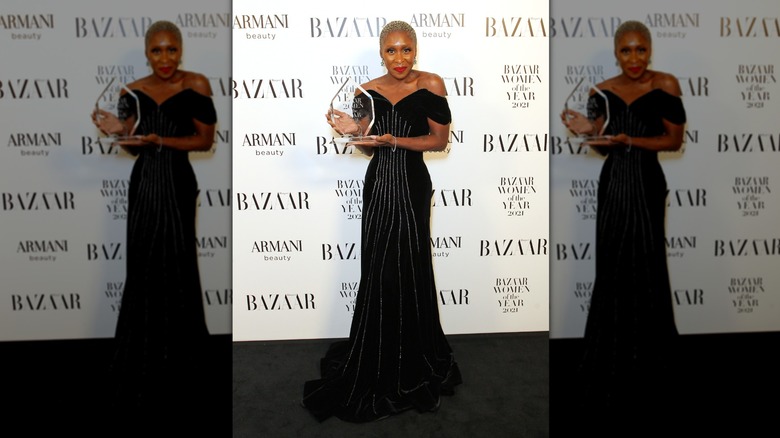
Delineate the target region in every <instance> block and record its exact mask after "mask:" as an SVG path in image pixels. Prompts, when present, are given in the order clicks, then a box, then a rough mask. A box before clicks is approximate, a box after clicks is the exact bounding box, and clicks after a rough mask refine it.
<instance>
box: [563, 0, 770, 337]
mask: <svg viewBox="0 0 780 438" xmlns="http://www.w3.org/2000/svg"><path fill="white" fill-rule="evenodd" d="M550 19H551V25H550V36H551V43H550V44H551V54H552V55H551V65H552V69H551V71H552V75H551V79H550V80H551V87H552V88H551V101H552V105H551V112H550V117H551V120H553V121H554V122H553V124H552V125H551V137H552V139H551V141H552V146H551V152H552V157H551V186H552V195H551V196H552V198H551V199H552V205H551V218H552V219H551V235H552V241H553V242H552V245H551V270H552V273H553V275H552V277H551V336H552V337H556V338H564V337H581V336H582V334H583V331H584V326H585V319H586V317H587V305H588V302H589V299H590V293H591V287H592V284H593V276H594V257H595V248H594V242H595V236H594V233H595V211H596V204H595V203H596V195H595V192H596V188H597V182H598V174H599V170H600V168H601V165H602V163H603V161H602V158H599V157H598V156H597V155H596V154H595V153H593V152H592V151H588V150H587V149H581V150H580V149H577V148H576V147H571V146H570V144H568V143H566V142H565V138H566V133H565V129H564V128H563V126H562V125H561V124H560V122H559V118H558V114H560V112H561V110H562V109H563V103H564V101H565V100H566V97H567V95H568V94H569V93H570V92H571V90H572V89H573V88H574V86H575V84H576V83H577V81H578V80H579V79H580V78H581V77H585V78H586V80H585V82H584V84H583V87H581V88H580V90H578V94H577V96H578V98H579V99H581V100H582V99H586V98H587V85H586V84H588V83H590V84H596V83H598V82H601V81H603V80H604V79H606V78H608V77H611V76H614V75H616V74H618V73H619V70H618V67H617V66H616V65H615V59H614V55H613V51H612V48H613V35H614V30H615V28H616V27H617V26H618V25H619V24H620V23H621V22H622V21H625V20H630V19H635V20H639V21H642V22H644V23H645V24H646V25H647V26H648V27H649V28H650V30H651V32H652V38H653V55H652V65H651V68H652V69H656V70H661V71H666V72H669V73H671V74H673V75H675V76H676V77H677V78H678V79H679V81H680V85H681V87H682V93H683V96H682V99H683V104H684V105H685V109H686V111H687V115H688V124H687V126H686V134H685V143H684V145H683V150H682V151H681V152H678V153H663V154H661V155H660V156H661V157H662V161H661V163H662V166H663V168H664V172H665V174H666V180H667V184H668V187H669V199H668V201H669V206H668V208H667V219H666V222H667V231H666V234H667V254H668V263H669V271H670V277H671V278H670V279H671V286H672V291H673V299H674V302H675V315H676V320H677V327H678V329H679V331H680V333H717V332H748V331H764V330H778V329H780V270H778V269H777V263H778V260H779V258H780V232H778V227H777V224H778V223H779V222H780V199H778V195H777V193H778V190H780V174H778V171H777V163H778V161H777V160H778V152H780V134H778V129H777V126H778V125H777V121H778V113H779V112H778V110H780V100H779V99H778V94H780V86H779V85H778V84H777V77H778V74H777V67H778V62H780V24H779V21H780V4H778V3H777V2H766V1H759V0H749V1H741V2H712V1H703V0H699V1H685V2H680V1H675V0H659V1H656V2H638V1H637V2H625V1H607V0H600V1H599V2H598V3H596V2H579V1H575V0H555V1H554V2H552V3H551V14H550Z"/></svg>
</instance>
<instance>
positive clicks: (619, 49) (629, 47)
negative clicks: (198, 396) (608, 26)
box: [615, 32, 651, 79]
mask: <svg viewBox="0 0 780 438" xmlns="http://www.w3.org/2000/svg"><path fill="white" fill-rule="evenodd" d="M650 53H651V47H650V41H648V40H647V38H645V37H644V36H642V34H641V33H639V32H626V33H624V34H623V35H622V36H621V37H620V39H618V42H617V45H616V46H615V58H617V61H618V64H619V65H620V69H621V70H622V71H623V74H624V75H626V76H628V77H629V78H630V79H639V78H641V77H642V75H643V74H644V73H645V72H646V71H647V67H648V65H649V64H650Z"/></svg>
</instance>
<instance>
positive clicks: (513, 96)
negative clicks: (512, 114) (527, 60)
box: [501, 64, 546, 109]
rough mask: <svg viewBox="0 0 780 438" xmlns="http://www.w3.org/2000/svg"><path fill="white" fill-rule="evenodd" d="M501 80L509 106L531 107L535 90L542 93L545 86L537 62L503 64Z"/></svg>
mask: <svg viewBox="0 0 780 438" xmlns="http://www.w3.org/2000/svg"><path fill="white" fill-rule="evenodd" d="M501 82H502V83H503V84H504V87H506V99H507V101H508V102H509V105H510V107H511V108H526V109H527V108H531V104H532V103H533V102H535V101H536V97H537V95H538V94H537V92H538V91H539V90H541V91H542V92H543V93H544V90H545V87H546V85H545V82H544V81H543V80H542V73H541V72H540V66H539V64H505V65H504V67H503V71H502V72H501Z"/></svg>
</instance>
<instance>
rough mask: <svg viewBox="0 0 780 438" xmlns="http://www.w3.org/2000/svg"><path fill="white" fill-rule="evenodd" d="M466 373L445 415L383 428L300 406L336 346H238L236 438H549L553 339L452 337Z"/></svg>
mask: <svg viewBox="0 0 780 438" xmlns="http://www.w3.org/2000/svg"><path fill="white" fill-rule="evenodd" d="M448 340H449V342H450V345H451V346H452V349H453V351H454V352H455V358H456V360H457V361H458V365H459V366H460V369H461V373H462V374H463V381H464V383H463V384H462V385H460V386H458V387H457V388H456V389H455V395H454V396H451V397H442V400H441V407H440V408H439V410H438V411H437V412H433V413H423V414H420V413H418V412H416V411H407V412H404V413H402V414H400V415H396V416H392V417H389V418H386V419H383V420H380V421H377V422H373V423H365V424H351V423H346V422H343V421H341V420H339V419H338V418H335V417H334V418H330V419H328V420H326V421H324V422H322V423H319V422H317V421H316V420H315V419H314V417H313V416H312V415H311V414H310V413H309V412H308V411H307V410H306V409H304V408H303V407H301V405H300V399H301V396H302V392H303V383H304V381H306V380H312V379H316V378H318V377H319V376H318V370H319V360H320V357H321V356H322V355H323V354H324V353H325V351H326V349H327V347H328V345H329V344H330V342H332V341H333V340H316V341H284V342H280V341H277V342H239V343H234V344H233V436H234V437H236V438H242V437H253V438H256V437H275V438H276V437H278V438H284V437H306V438H309V437H339V438H342V437H343V438H349V437H377V438H378V437H388V438H390V437H393V438H394V437H409V438H413V437H442V438H443V437H446V438H458V437H469V438H472V437H490V438H503V437H528V438H534V437H547V436H549V433H548V431H549V401H548V400H549V383H548V377H549V366H548V365H549V364H548V357H549V356H548V346H549V342H548V334H547V332H544V333H521V334H488V335H468V336H466V335H461V336H450V337H448Z"/></svg>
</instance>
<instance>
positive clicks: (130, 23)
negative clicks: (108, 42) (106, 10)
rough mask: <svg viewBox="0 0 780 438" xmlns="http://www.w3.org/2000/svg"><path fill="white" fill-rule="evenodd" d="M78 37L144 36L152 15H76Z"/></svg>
mask: <svg viewBox="0 0 780 438" xmlns="http://www.w3.org/2000/svg"><path fill="white" fill-rule="evenodd" d="M75 20H76V38H98V39H101V38H143V37H144V35H145V34H146V29H148V28H149V26H151V24H152V23H153V22H154V21H153V20H152V19H151V17H76V18H75Z"/></svg>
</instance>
